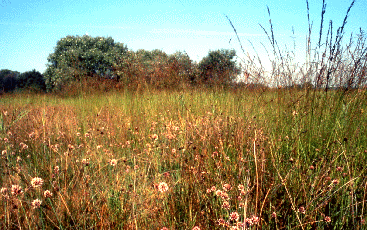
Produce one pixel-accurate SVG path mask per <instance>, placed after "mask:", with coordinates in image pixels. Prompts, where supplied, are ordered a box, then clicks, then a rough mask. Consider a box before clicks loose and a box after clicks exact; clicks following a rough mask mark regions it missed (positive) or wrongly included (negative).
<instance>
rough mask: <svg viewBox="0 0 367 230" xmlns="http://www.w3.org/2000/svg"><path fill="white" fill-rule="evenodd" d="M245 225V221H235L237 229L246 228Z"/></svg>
mask: <svg viewBox="0 0 367 230" xmlns="http://www.w3.org/2000/svg"><path fill="white" fill-rule="evenodd" d="M245 227H246V224H245V223H243V222H237V228H238V229H241V230H242V229H246V228H245Z"/></svg>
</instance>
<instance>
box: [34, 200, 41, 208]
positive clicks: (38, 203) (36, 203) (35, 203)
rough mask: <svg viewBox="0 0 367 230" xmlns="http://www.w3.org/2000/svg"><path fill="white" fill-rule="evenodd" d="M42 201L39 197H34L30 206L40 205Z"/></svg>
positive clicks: (37, 206) (36, 206)
mask: <svg viewBox="0 0 367 230" xmlns="http://www.w3.org/2000/svg"><path fill="white" fill-rule="evenodd" d="M41 204H42V201H41V200H39V199H35V200H33V201H32V207H33V209H36V208H39V207H41Z"/></svg>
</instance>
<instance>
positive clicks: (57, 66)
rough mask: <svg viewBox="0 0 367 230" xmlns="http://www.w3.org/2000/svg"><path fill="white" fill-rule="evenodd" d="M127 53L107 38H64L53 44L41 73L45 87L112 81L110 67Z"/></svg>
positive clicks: (121, 45) (113, 76)
mask: <svg viewBox="0 0 367 230" xmlns="http://www.w3.org/2000/svg"><path fill="white" fill-rule="evenodd" d="M127 51H128V49H127V47H126V46H125V45H123V44H121V43H116V42H115V41H114V40H113V39H112V38H111V37H108V38H103V37H95V38H93V37H91V36H87V35H84V36H82V37H80V36H67V37H65V38H62V39H61V40H59V41H58V42H57V45H56V47H55V51H54V53H52V54H50V55H49V57H48V66H47V69H46V72H45V77H46V84H47V87H48V88H53V87H57V88H61V87H62V86H63V85H64V84H66V83H67V82H68V81H70V80H81V79H85V78H86V77H92V76H99V77H103V78H115V77H116V76H115V75H114V74H113V72H112V70H113V68H112V67H113V66H114V64H115V63H116V61H117V60H120V59H122V58H123V56H124V54H125V53H126V52H127Z"/></svg>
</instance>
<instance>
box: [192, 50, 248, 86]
mask: <svg viewBox="0 0 367 230" xmlns="http://www.w3.org/2000/svg"><path fill="white" fill-rule="evenodd" d="M234 57H236V51H235V50H227V49H219V50H214V51H209V53H208V55H207V56H206V57H204V58H203V59H202V60H201V61H200V62H199V65H198V70H199V73H200V75H199V76H198V78H197V79H195V80H196V81H199V82H202V83H206V84H227V83H231V82H233V80H234V79H236V77H237V75H238V74H240V72H241V71H240V68H239V67H238V65H237V63H236V61H235V60H233V59H234Z"/></svg>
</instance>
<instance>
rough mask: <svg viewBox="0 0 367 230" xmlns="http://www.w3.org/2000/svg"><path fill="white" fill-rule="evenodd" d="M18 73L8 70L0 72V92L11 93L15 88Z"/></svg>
mask: <svg viewBox="0 0 367 230" xmlns="http://www.w3.org/2000/svg"><path fill="white" fill-rule="evenodd" d="M18 76H19V72H17V71H12V70H8V69H3V70H0V92H10V91H13V90H14V89H15V88H16V86H17V77H18Z"/></svg>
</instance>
